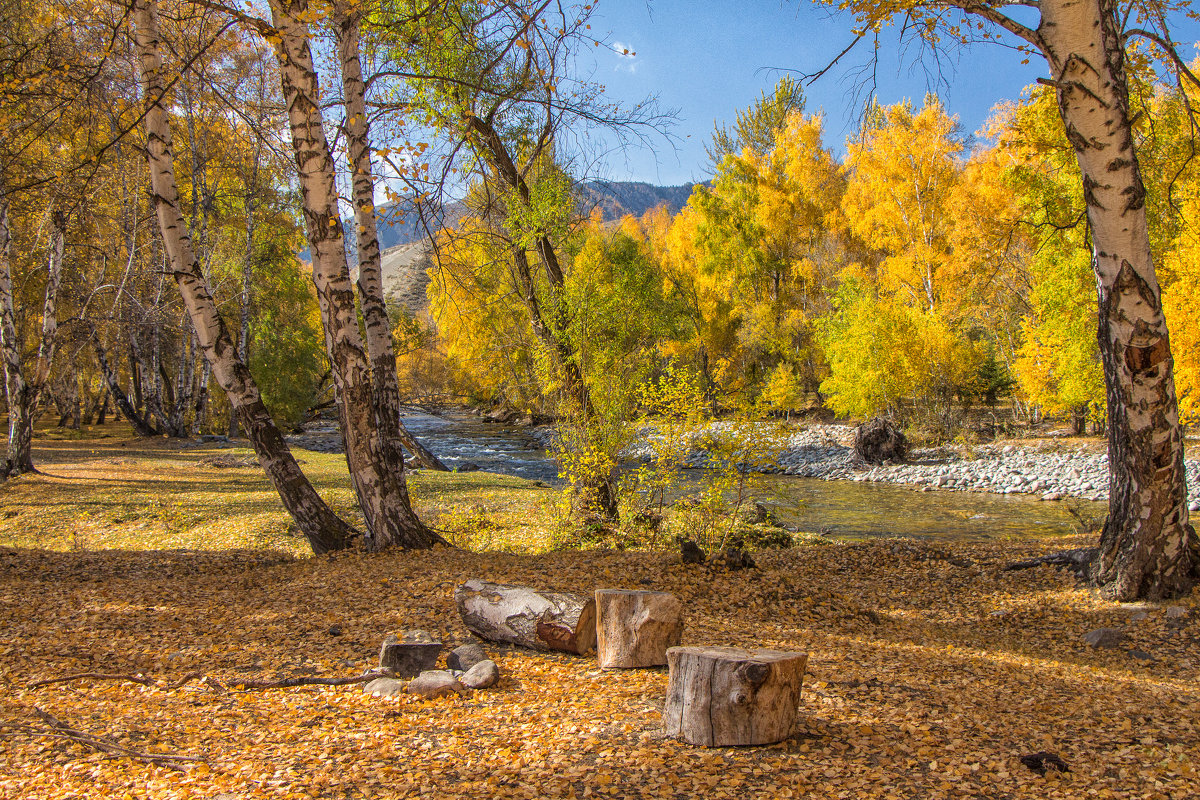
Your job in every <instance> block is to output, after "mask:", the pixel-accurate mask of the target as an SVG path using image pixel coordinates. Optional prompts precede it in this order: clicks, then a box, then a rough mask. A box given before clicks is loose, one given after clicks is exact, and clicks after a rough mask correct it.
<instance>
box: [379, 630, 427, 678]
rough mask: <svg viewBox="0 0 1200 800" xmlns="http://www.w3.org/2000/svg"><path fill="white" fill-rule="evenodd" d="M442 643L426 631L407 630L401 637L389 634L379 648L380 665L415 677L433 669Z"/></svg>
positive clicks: (405, 675) (400, 675)
mask: <svg viewBox="0 0 1200 800" xmlns="http://www.w3.org/2000/svg"><path fill="white" fill-rule="evenodd" d="M440 652H442V643H441V642H439V641H437V640H435V639H434V638H433V637H432V636H430V635H429V634H428V633H426V632H425V631H405V632H404V633H402V634H401V635H400V636H399V637H397V636H396V635H395V634H389V635H388V637H387V638H386V639H384V640H383V647H381V648H379V666H381V667H384V668H386V669H389V670H391V671H392V674H393V675H397V676H399V677H401V678H415V677H416V676H418V675H420V674H421V673H422V672H424V671H425V670H427V669H433V666H434V665H435V664H436V663H437V657H438V653H440Z"/></svg>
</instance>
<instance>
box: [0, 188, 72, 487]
mask: <svg viewBox="0 0 1200 800" xmlns="http://www.w3.org/2000/svg"><path fill="white" fill-rule="evenodd" d="M0 207H2V209H0V216H2V220H0V252H2V255H0V307H2V310H0V317H2V320H0V338H2V339H3V349H4V372H5V388H6V390H7V392H8V452H7V454H6V457H5V461H4V465H3V467H4V469H3V471H4V474H6V475H21V474H25V473H30V472H37V469H36V468H35V467H34V465H33V423H34V420H35V419H36V418H37V407H38V401H39V400H40V399H41V395H42V389H43V388H44V387H45V386H46V382H47V381H48V380H49V379H50V367H51V365H52V364H53V363H54V350H55V347H56V345H57V342H58V285H59V283H60V281H61V280H62V261H63V240H64V238H65V228H66V215H65V214H64V213H63V212H61V211H57V210H56V211H53V212H51V214H50V253H49V256H48V257H47V259H46V269H47V275H46V294H45V301H44V303H43V305H42V330H41V337H40V338H39V341H38V353H37V361H36V362H35V363H34V368H33V376H32V378H31V379H30V380H26V379H25V376H24V374H23V373H22V371H21V353H20V343H19V342H18V341H17V336H16V325H15V323H14V318H15V312H14V305H13V294H12V273H11V267H10V264H9V252H10V248H11V240H10V234H9V228H8V207H7V201H6V198H3V197H0Z"/></svg>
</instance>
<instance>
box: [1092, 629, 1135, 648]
mask: <svg viewBox="0 0 1200 800" xmlns="http://www.w3.org/2000/svg"><path fill="white" fill-rule="evenodd" d="M1083 641H1084V642H1085V643H1086V644H1087V645H1088V647H1092V648H1099V647H1120V646H1121V642H1123V641H1125V634H1124V633H1122V632H1121V631H1119V630H1117V629H1116V628H1097V629H1096V630H1094V631H1088V632H1087V633H1085V634H1084V635H1083Z"/></svg>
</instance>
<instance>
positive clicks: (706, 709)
mask: <svg viewBox="0 0 1200 800" xmlns="http://www.w3.org/2000/svg"><path fill="white" fill-rule="evenodd" d="M667 664H668V667H669V668H670V676H669V677H668V679H667V702H666V708H665V710H664V712H663V725H664V727H665V728H666V731H667V735H668V736H677V737H679V738H681V739H683V740H684V741H685V742H687V743H688V744H698V745H703V746H705V747H728V746H731V745H752V744H771V743H773V742H779V741H782V740H783V739H786V738H787V736H788V734H790V733H791V730H792V724H793V723H794V722H795V720H796V709H797V706H798V705H799V703H800V686H801V684H802V683H803V681H804V668H805V666H806V665H807V664H808V654H807V653H788V652H782V651H780V650H743V649H742V648H740V647H672V648H671V649H670V650H668V651H667Z"/></svg>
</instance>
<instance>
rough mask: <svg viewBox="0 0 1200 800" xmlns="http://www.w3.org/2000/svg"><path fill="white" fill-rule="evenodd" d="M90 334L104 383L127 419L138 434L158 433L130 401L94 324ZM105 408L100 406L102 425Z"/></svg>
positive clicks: (106, 399)
mask: <svg viewBox="0 0 1200 800" xmlns="http://www.w3.org/2000/svg"><path fill="white" fill-rule="evenodd" d="M89 335H90V337H91V340H92V347H93V348H94V349H95V351H96V361H97V362H98V363H99V364H100V374H101V375H103V376H104V384H105V386H107V387H108V394H109V395H112V399H113V402H114V403H115V404H116V406H117V408H118V409H119V410H120V412H121V414H122V415H124V417H125V419H127V420H129V423H130V424H131V425H133V430H134V431H135V432H136V433H137V435H138V436H155V435H157V434H158V431H156V430H155V429H154V428H153V427H151V425H150V423H148V422H147V421H146V419H145V417H143V416H142V415H141V414H139V413H138V412H137V409H135V408H134V407H133V404H132V403H130V402H129V396H128V395H126V394H125V390H124V389H122V388H121V383H120V381H119V380H118V378H117V373H116V371H115V370H114V369H113V368H112V365H111V364H110V363H109V361H108V353H107V351H105V349H104V345H103V344H102V343H101V341H100V335H99V334H98V333H97V332H96V329H95V327H94V326H93V327H92V328H91V330H90V332H89ZM104 402H105V404H107V403H108V397H107V395H106V396H105V400H104ZM104 408H105V406H101V408H100V424H101V425H103V424H104Z"/></svg>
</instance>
